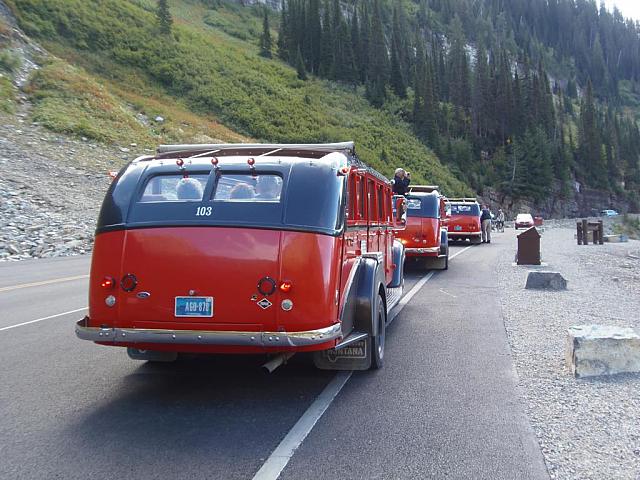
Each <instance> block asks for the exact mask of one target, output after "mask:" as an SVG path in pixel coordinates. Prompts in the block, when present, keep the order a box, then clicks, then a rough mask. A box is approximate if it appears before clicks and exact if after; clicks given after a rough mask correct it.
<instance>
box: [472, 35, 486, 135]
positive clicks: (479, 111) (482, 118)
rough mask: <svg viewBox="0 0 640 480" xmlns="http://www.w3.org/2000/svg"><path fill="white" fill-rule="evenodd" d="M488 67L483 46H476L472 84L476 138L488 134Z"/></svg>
mask: <svg viewBox="0 0 640 480" xmlns="http://www.w3.org/2000/svg"><path fill="white" fill-rule="evenodd" d="M489 88H490V85H489V66H488V65H487V52H486V50H485V49H484V45H483V44H482V43H480V44H479V45H478V52H477V55H476V69H475V78H474V82H473V123H474V127H475V133H476V135H477V136H478V137H486V136H487V134H488V119H489V102H490V99H489Z"/></svg>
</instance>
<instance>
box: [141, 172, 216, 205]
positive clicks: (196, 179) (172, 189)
mask: <svg viewBox="0 0 640 480" xmlns="http://www.w3.org/2000/svg"><path fill="white" fill-rule="evenodd" d="M208 179H209V175H190V176H188V177H183V175H157V176H155V177H151V178H150V179H149V181H148V182H147V185H146V186H145V188H144V192H143V193H142V197H140V202H141V203H150V202H200V201H202V196H203V194H204V189H205V187H206V185H207V180H208Z"/></svg>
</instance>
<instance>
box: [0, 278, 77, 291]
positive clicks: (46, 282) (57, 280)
mask: <svg viewBox="0 0 640 480" xmlns="http://www.w3.org/2000/svg"><path fill="white" fill-rule="evenodd" d="M82 278H89V275H76V276H75V277H62V278H54V279H53V280H43V281H42V282H33V283H23V284H21V285H11V286H9V287H0V293H1V292H10V291H11V290H19V289H21V288H29V287H39V286H41V285H51V284H52V283H62V282H71V281H73V280H80V279H82Z"/></svg>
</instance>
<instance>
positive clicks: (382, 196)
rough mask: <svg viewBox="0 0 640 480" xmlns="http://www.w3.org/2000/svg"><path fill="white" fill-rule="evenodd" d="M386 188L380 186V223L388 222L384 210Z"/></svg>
mask: <svg viewBox="0 0 640 480" xmlns="http://www.w3.org/2000/svg"><path fill="white" fill-rule="evenodd" d="M383 192H384V187H383V186H382V185H378V188H377V192H376V193H377V194H378V219H379V221H380V223H383V222H386V220H387V217H386V212H385V209H384V194H383Z"/></svg>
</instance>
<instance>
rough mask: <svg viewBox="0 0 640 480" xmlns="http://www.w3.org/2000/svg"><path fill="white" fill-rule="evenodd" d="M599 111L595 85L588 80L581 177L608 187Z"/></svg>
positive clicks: (582, 111) (582, 121)
mask: <svg viewBox="0 0 640 480" xmlns="http://www.w3.org/2000/svg"><path fill="white" fill-rule="evenodd" d="M597 117H598V113H597V111H596V106H595V102H594V97H593V85H592V83H591V80H590V79H589V80H588V81H587V88H586V91H585V95H584V99H583V101H582V106H581V108H580V147H579V155H580V160H581V164H582V168H583V170H582V172H580V173H581V175H580V178H582V180H583V182H584V183H587V184H588V185H591V186H593V187H597V188H607V187H608V186H609V185H608V179H607V172H606V166H605V165H606V160H605V159H604V158H603V155H602V141H601V140H600V128H599V125H598V118H597Z"/></svg>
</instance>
